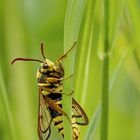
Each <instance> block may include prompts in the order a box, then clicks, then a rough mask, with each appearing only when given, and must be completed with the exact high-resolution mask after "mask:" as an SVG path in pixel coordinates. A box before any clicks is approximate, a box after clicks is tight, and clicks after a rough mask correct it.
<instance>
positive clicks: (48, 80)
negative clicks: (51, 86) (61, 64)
mask: <svg viewBox="0 0 140 140" xmlns="http://www.w3.org/2000/svg"><path fill="white" fill-rule="evenodd" d="M72 76H73V74H71V75H70V76H68V77H66V78H55V77H48V78H46V79H45V80H46V82H49V83H57V82H59V81H64V80H67V79H69V78H71V77H72Z"/></svg>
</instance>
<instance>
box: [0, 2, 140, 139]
mask: <svg viewBox="0 0 140 140" xmlns="http://www.w3.org/2000/svg"><path fill="white" fill-rule="evenodd" d="M88 2H89V3H87V4H86V6H85V11H84V14H83V19H82V24H81V28H80V33H79V39H78V41H77V42H78V43H77V44H78V45H77V46H78V47H77V56H76V69H75V74H74V75H75V80H76V77H77V75H78V63H79V61H80V60H81V59H80V54H81V52H82V51H83V50H82V49H81V48H80V46H81V45H82V39H83V36H84V35H83V32H84V29H85V28H86V27H85V26H86V24H87V23H86V19H87V13H88V12H87V11H88V8H89V4H90V0H88ZM94 4H95V3H94ZM66 7H67V1H66V0H64V1H60V0H42V1H38V0H30V1H29V0H11V1H8V0H0V139H1V140H11V139H12V140H25V139H26V140H37V139H38V136H37V130H36V128H37V109H38V88H37V81H36V71H37V68H38V67H39V65H40V64H38V63H36V62H17V63H16V64H14V65H13V66H11V64H10V63H11V61H12V59H14V58H15V57H27V58H38V59H42V57H41V53H40V43H41V42H42V41H44V42H45V43H46V49H45V51H46V56H47V58H49V59H50V60H52V61H55V60H56V58H57V57H58V56H60V55H61V54H62V53H63V37H64V35H63V34H64V19H65V14H66ZM94 9H95V12H94V21H93V22H94V27H96V29H94V32H93V33H92V37H93V38H94V39H95V40H96V43H94V44H93V47H92V49H91V50H86V46H85V50H84V51H85V54H84V58H85V59H84V60H85V61H84V63H83V65H82V68H83V75H80V79H81V80H79V81H76V82H75V83H76V84H75V88H76V89H75V91H77V90H78V91H77V93H75V94H74V96H75V98H76V99H77V100H78V102H79V104H81V105H82V107H83V108H84V110H85V111H86V112H87V114H88V116H89V119H90V124H91V122H92V120H94V119H93V117H94V116H95V114H94V113H95V112H96V108H97V106H98V104H99V102H100V98H101V95H100V94H101V88H102V87H101V81H102V70H101V67H102V42H103V35H102V33H103V29H102V27H103V26H104V23H103V22H102V16H103V15H102V12H103V10H102V2H101V1H99V2H97V3H96V5H95V7H94ZM139 9H140V3H139V1H138V0H134V1H133V2H132V1H131V0H126V1H124V0H122V1H121V0H119V1H117V2H114V3H113V2H112V3H111V9H110V10H111V12H110V15H111V16H110V40H112V41H111V43H112V44H111V45H112V48H111V51H110V53H109V55H110V95H111V96H110V98H109V99H110V102H109V140H118V139H119V140H140V133H139V130H140V119H139V118H140V40H139V35H140V27H139V25H140V18H139V14H140V11H139ZM97 40H98V41H97ZM95 44H96V46H94V45H95ZM87 64H88V65H87ZM87 68H88V69H87ZM85 80H86V81H85ZM80 93H81V94H80ZM85 93H86V94H85ZM97 114H98V113H97ZM98 119H99V116H98ZM98 119H97V120H95V121H94V122H95V123H96V124H94V123H93V124H92V125H94V126H95V127H94V126H93V128H92V129H94V130H93V131H91V132H93V135H91V138H90V139H95V140H98V139H99V132H100V124H99V122H98ZM88 130H89V128H88V127H84V128H81V132H82V134H81V140H83V139H84V137H85V135H86V133H87V131H88Z"/></svg>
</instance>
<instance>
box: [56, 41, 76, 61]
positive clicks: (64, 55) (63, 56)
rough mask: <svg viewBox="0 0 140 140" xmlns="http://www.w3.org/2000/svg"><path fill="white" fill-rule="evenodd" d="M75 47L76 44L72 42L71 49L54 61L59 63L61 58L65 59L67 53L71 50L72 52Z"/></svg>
mask: <svg viewBox="0 0 140 140" xmlns="http://www.w3.org/2000/svg"><path fill="white" fill-rule="evenodd" d="M75 46H76V42H74V44H73V45H72V47H71V48H70V49H69V50H68V51H67V52H66V53H65V54H63V55H62V56H60V57H59V58H57V60H56V61H58V62H60V61H61V60H62V59H63V58H65V57H66V56H67V55H68V53H70V52H71V50H72V49H73V48H74V47H75Z"/></svg>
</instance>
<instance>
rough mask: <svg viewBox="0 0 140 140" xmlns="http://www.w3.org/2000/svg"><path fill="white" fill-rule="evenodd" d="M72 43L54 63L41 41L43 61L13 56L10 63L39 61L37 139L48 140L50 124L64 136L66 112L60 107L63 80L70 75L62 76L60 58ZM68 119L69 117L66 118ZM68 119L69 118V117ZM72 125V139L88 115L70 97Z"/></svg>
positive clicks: (75, 139) (76, 137)
mask: <svg viewBox="0 0 140 140" xmlns="http://www.w3.org/2000/svg"><path fill="white" fill-rule="evenodd" d="M75 44H76V42H75V43H74V45H73V46H72V47H71V48H70V49H69V50H68V51H67V52H66V53H65V54H64V55H62V56H60V57H59V58H58V59H57V60H56V62H55V63H53V62H52V61H50V60H49V59H47V58H46V57H45V54H44V47H45V45H44V43H41V45H40V46H41V54H42V56H43V59H44V60H43V61H42V60H39V59H33V58H21V57H19V58H15V59H14V60H13V61H12V62H11V64H13V63H15V62H16V61H36V62H40V63H41V66H40V67H39V69H38V70H37V82H38V91H39V107H38V136H39V140H48V139H49V137H50V134H51V124H52V123H53V124H54V126H55V127H56V128H57V130H58V132H59V133H60V134H61V135H62V136H63V137H64V127H63V117H62V115H64V116H66V117H67V118H68V116H67V114H66V113H65V112H64V111H63V109H62V102H61V101H62V94H65V93H63V82H64V81H65V80H67V79H68V78H70V77H71V76H69V77H67V78H64V69H63V67H62V60H63V59H64V58H65V57H66V56H67V55H68V54H69V53H70V52H71V50H72V49H73V48H74V46H75ZM68 119H69V118H68ZM69 120H70V119H69ZM70 122H71V125H72V132H73V140H78V139H79V135H80V132H79V129H78V125H87V124H88V117H87V115H86V113H85V112H84V110H83V109H82V107H81V106H80V105H79V104H78V103H77V102H76V100H75V99H74V98H73V99H72V120H70Z"/></svg>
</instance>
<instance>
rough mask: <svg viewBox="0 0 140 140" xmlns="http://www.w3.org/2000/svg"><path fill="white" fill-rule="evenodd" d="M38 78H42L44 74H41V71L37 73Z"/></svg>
mask: <svg viewBox="0 0 140 140" xmlns="http://www.w3.org/2000/svg"><path fill="white" fill-rule="evenodd" d="M36 76H37V78H40V77H41V76H42V74H41V73H40V72H39V70H38V71H37V73H36Z"/></svg>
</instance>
